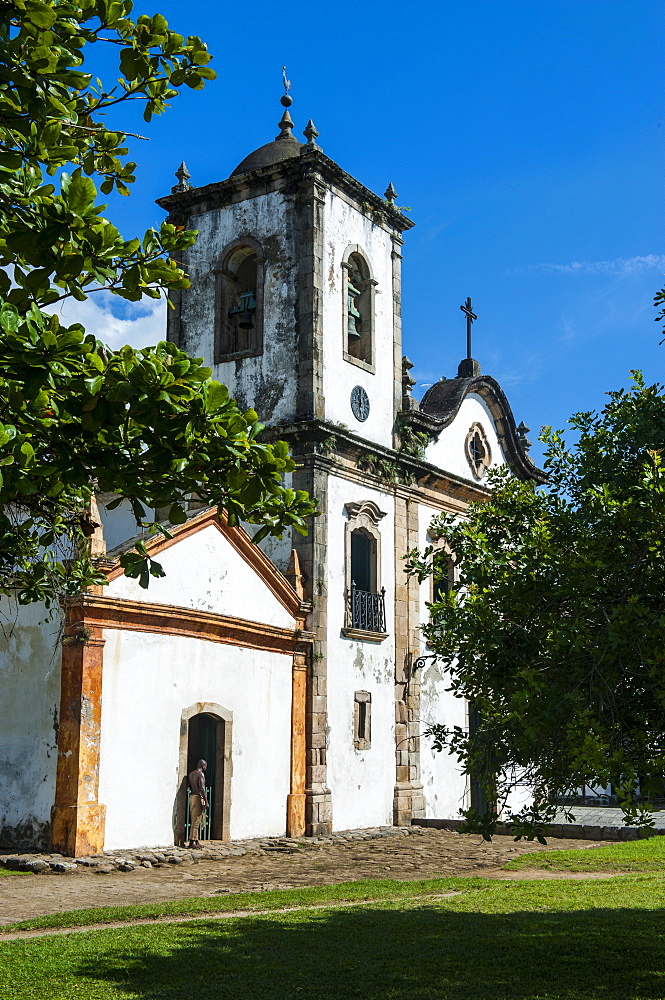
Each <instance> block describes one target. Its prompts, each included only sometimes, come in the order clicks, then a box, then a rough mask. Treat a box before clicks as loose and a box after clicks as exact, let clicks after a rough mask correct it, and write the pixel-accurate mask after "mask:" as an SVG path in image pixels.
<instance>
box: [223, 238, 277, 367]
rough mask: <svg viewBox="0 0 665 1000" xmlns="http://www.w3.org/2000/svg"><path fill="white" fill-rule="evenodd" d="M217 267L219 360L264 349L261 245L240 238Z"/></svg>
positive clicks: (246, 356)
mask: <svg viewBox="0 0 665 1000" xmlns="http://www.w3.org/2000/svg"><path fill="white" fill-rule="evenodd" d="M221 259H222V264H221V267H218V268H216V270H215V274H216V276H217V282H216V304H215V322H216V330H215V362H216V363H217V364H219V363H220V362H223V361H235V360H238V359H240V358H248V357H254V356H256V355H258V354H261V353H262V352H263V264H264V260H265V258H264V256H263V253H262V250H261V246H260V244H258V243H257V242H256V241H255V240H250V239H248V238H246V239H244V240H236V241H235V242H234V243H232V244H231V245H230V246H228V247H227V248H226V249H225V251H224V252H223V254H222V258H221Z"/></svg>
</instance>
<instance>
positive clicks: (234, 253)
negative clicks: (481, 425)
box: [158, 90, 412, 448]
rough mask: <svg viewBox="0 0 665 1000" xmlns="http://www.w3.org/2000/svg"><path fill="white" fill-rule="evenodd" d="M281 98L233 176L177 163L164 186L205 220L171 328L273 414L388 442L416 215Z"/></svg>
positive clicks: (185, 219)
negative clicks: (406, 245)
mask: <svg viewBox="0 0 665 1000" xmlns="http://www.w3.org/2000/svg"><path fill="white" fill-rule="evenodd" d="M281 103H282V105H283V109H284V110H283V114H282V117H281V120H280V122H279V133H278V134H277V136H276V137H275V138H274V139H273V140H272V142H268V143H266V145H264V146H260V147H259V148H258V149H256V150H254V152H253V153H250V154H249V156H246V157H245V159H243V160H242V162H241V163H239V165H238V166H237V167H236V168H235V170H234V171H233V173H232V174H231V176H230V177H229V178H228V179H227V180H225V181H220V182H218V183H215V184H208V185H206V186H205V187H200V188H195V187H193V186H192V185H191V183H190V179H189V174H188V172H187V170H186V167H185V166H184V164H183V165H182V167H181V168H180V169H179V170H178V172H177V177H178V184H176V185H175V186H174V187H173V189H172V191H171V194H170V195H168V196H167V197H165V198H161V199H159V202H158V204H160V205H161V206H162V207H163V208H165V209H166V210H167V211H168V212H169V219H170V220H171V221H172V222H174V223H176V224H178V225H183V226H185V227H186V228H188V229H196V230H198V232H199V237H198V239H197V241H196V243H195V244H194V246H193V247H191V248H189V250H188V251H186V253H185V255H184V259H183V264H184V266H185V269H186V270H187V272H188V273H189V276H190V280H191V283H192V284H191V288H190V289H189V290H188V291H186V292H183V293H177V294H176V295H175V296H174V297H173V304H174V305H175V309H174V310H169V329H168V337H169V339H171V340H173V341H175V342H176V343H177V344H179V345H180V346H181V347H182V348H183V349H185V350H187V351H188V352H189V353H190V354H193V355H195V356H203V357H204V358H205V359H206V361H207V362H208V363H209V364H210V365H211V367H212V368H213V372H214V376H215V378H217V379H219V380H220V381H221V382H223V383H224V384H225V385H227V386H228V388H229V391H230V392H231V394H232V395H233V396H234V397H235V398H236V399H237V400H238V402H239V404H240V405H241V406H245V407H250V406H251V407H253V408H254V409H256V410H257V412H258V413H259V415H260V417H261V419H262V420H263V421H264V422H266V423H267V424H268V425H269V426H270V427H274V428H278V427H289V426H292V425H294V424H301V423H302V422H303V421H312V420H313V421H323V422H325V423H331V424H343V425H346V426H347V427H348V428H349V430H350V431H351V432H352V433H356V434H358V435H360V436H361V437H362V438H366V439H368V440H370V441H372V442H374V443H376V444H379V445H382V446H383V447H387V448H391V447H392V446H393V444H394V439H393V427H394V422H395V417H396V415H397V412H398V410H399V408H400V407H401V393H402V385H401V379H402V372H401V364H402V348H401V317H400V300H401V293H400V280H401V279H400V264H401V253H400V249H401V246H402V233H403V232H404V231H405V230H406V229H409V228H410V227H411V226H412V223H411V221H410V220H409V219H407V218H405V216H404V215H402V213H401V212H400V211H399V210H398V209H397V208H396V207H395V204H394V201H395V195H396V192H395V191H394V188H393V187H392V185H391V186H390V188H389V189H388V191H387V192H386V196H385V197H383V198H381V197H379V196H377V195H376V194H374V193H373V192H372V191H370V190H369V189H368V188H366V187H364V186H363V185H362V184H360V183H359V182H358V181H356V180H355V179H354V178H353V177H351V176H350V175H349V174H347V173H345V172H344V171H343V170H342V169H341V167H339V166H338V165H337V164H336V163H335V162H334V161H333V160H331V159H330V158H329V157H327V156H326V155H325V154H324V153H323V151H322V149H321V148H320V146H319V145H318V144H317V138H318V132H317V130H316V128H315V127H314V124H313V122H312V121H311V120H310V121H309V122H308V124H307V127H306V128H305V130H304V133H303V135H304V137H305V140H306V141H305V142H304V143H301V142H299V141H298V139H296V138H295V136H294V135H293V127H294V126H293V121H292V119H291V115H290V112H289V107H290V105H291V104H292V98H291V96H290V95H289V93H288V90H287V93H285V94H284V95H283V96H282V98H281Z"/></svg>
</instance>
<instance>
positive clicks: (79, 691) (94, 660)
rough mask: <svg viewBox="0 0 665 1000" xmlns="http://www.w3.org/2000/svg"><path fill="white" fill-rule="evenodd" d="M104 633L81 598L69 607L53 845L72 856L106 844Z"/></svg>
mask: <svg viewBox="0 0 665 1000" xmlns="http://www.w3.org/2000/svg"><path fill="white" fill-rule="evenodd" d="M103 657H104V637H103V635H102V632H101V629H99V628H96V627H95V626H94V625H92V626H91V625H90V623H89V622H88V621H87V620H86V613H85V608H84V607H83V605H82V603H81V602H76V603H74V602H72V603H70V604H69V605H68V607H67V609H66V618H65V634H64V637H63V643H62V668H61V685H60V729H59V732H58V763H57V766H56V780H55V801H54V804H53V809H52V811H51V848H52V850H54V851H59V852H61V853H62V854H67V855H70V856H72V857H77V856H79V855H85V854H99V853H101V851H103V849H104V826H105V816H106V807H105V806H103V805H100V804H99V802H98V801H97V796H98V790H99V760H100V739H101V723H102V666H103Z"/></svg>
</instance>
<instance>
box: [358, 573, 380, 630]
mask: <svg viewBox="0 0 665 1000" xmlns="http://www.w3.org/2000/svg"><path fill="white" fill-rule="evenodd" d="M351 627H352V628H358V629H363V630H364V631H365V632H383V633H385V631H386V588H385V587H382V588H381V593H380V594H372V593H370V592H369V591H367V590H358V588H357V587H356V585H355V583H352V584H351Z"/></svg>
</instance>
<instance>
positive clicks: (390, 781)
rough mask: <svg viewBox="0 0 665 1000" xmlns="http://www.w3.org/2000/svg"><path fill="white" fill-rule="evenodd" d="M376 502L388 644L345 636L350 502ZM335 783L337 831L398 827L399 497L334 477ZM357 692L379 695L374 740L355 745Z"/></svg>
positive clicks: (331, 713)
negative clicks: (395, 611)
mask: <svg viewBox="0 0 665 1000" xmlns="http://www.w3.org/2000/svg"><path fill="white" fill-rule="evenodd" d="M363 500H373V501H374V503H376V504H377V506H378V507H379V508H380V509H381V510H382V511H385V513H386V516H385V517H384V518H382V519H381V521H380V522H379V531H380V532H381V581H380V584H379V586H381V585H383V586H384V587H385V588H386V611H387V619H388V628H387V631H388V633H389V635H388V637H387V638H386V639H384V641H383V642H381V643H374V642H360V641H356V640H353V639H347V638H345V637H344V636H343V635H342V633H341V629H342V628H343V627H344V625H345V618H344V599H345V593H344V591H345V575H344V531H345V523H346V520H347V518H346V516H345V513H344V505H345V504H346V503H350V502H362V501H363ZM327 511H328V580H327V593H328V645H327V650H328V725H329V736H328V753H327V762H328V783H329V786H330V788H331V790H332V806H333V823H334V828H335V829H337V830H345V829H349V828H351V827H362V826H377V825H379V824H388V823H391V822H392V803H393V789H394V785H395V704H394V688H395V681H394V673H395V667H394V661H395V640H394V635H393V627H392V608H393V607H394V599H395V597H394V595H395V586H394V579H395V562H394V547H393V533H394V500H393V497H392V496H391V495H389V494H385V493H380V492H379V491H378V490H372V489H368V488H367V487H366V486H363V485H362V484H360V483H355V482H350V481H349V480H346V479H342V478H339V477H337V476H331V477H330V478H329V480H328V506H327ZM355 691H369V692H370V693H371V695H372V742H371V747H370V748H369V749H368V750H356V749H355V748H354V745H353V719H354V703H353V697H354V692H355Z"/></svg>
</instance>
